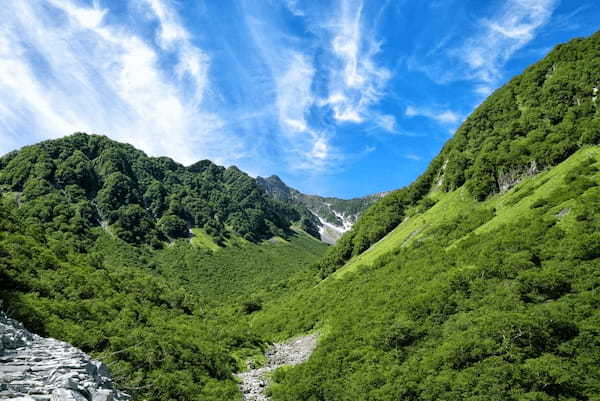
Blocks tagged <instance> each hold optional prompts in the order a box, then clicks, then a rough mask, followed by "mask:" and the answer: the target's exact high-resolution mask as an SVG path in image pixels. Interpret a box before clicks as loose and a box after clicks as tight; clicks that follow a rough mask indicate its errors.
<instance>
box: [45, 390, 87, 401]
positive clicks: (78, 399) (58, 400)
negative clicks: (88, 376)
mask: <svg viewBox="0 0 600 401" xmlns="http://www.w3.org/2000/svg"><path fill="white" fill-rule="evenodd" d="M51 401H88V400H87V399H86V398H85V397H84V396H83V394H81V393H79V392H78V391H75V390H67V389H64V388H58V389H56V390H54V391H53V392H52V398H51Z"/></svg>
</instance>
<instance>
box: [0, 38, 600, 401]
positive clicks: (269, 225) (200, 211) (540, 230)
mask: <svg viewBox="0 0 600 401" xmlns="http://www.w3.org/2000/svg"><path fill="white" fill-rule="evenodd" d="M598 86H600V33H598V34H595V35H593V36H591V37H590V38H587V39H577V40H574V41H572V42H570V43H568V44H565V45H561V46H558V47H557V48H556V49H554V50H553V51H552V52H551V53H550V54H549V55H548V56H547V57H546V58H545V59H543V60H542V61H540V62H539V63H537V64H535V65H533V66H532V67H530V68H528V69H527V70H526V71H525V72H524V73H523V74H522V75H520V76H518V77H516V78H514V79H513V80H512V81H510V82H509V83H508V84H507V85H505V86H504V87H502V88H500V89H499V90H498V91H496V92H495V93H494V94H493V95H492V96H490V97H489V98H488V99H487V100H486V101H485V102H483V103H482V104H481V106H479V107H478V109H477V110H476V111H475V112H474V113H473V114H472V115H471V116H470V117H469V118H468V119H467V120H466V121H465V123H464V124H463V125H462V126H461V127H460V128H459V130H458V131H457V133H456V134H455V136H454V137H453V138H452V139H451V140H450V141H449V142H448V143H447V144H446V145H445V146H444V148H443V149H442V151H441V153H440V154H439V156H437V157H436V158H435V159H434V160H433V161H432V163H431V164H430V166H429V168H428V169H427V170H426V171H425V172H424V173H423V174H422V175H421V176H420V177H419V178H418V179H417V180H416V181H415V182H414V183H413V184H411V185H410V186H408V187H406V188H402V189H400V190H397V191H394V192H392V193H389V194H387V195H386V196H384V197H383V198H382V199H381V200H379V201H377V202H375V203H374V204H372V205H371V206H370V207H369V209H368V210H367V211H366V212H365V213H363V214H362V215H361V217H360V218H359V220H358V221H357V223H356V224H355V226H354V227H353V229H352V230H351V231H349V232H348V233H346V234H345V235H344V236H343V237H342V239H341V240H340V241H339V242H338V244H337V245H336V246H334V247H330V248H329V249H327V250H326V248H327V247H326V245H324V244H322V243H320V242H319V241H317V240H316V239H315V238H314V237H312V236H311V234H312V235H314V234H315V230H316V226H315V221H314V218H313V217H311V214H310V212H309V211H308V209H309V208H310V207H311V206H310V205H308V204H306V203H302V202H300V203H299V202H291V201H290V199H288V198H286V196H288V195H289V193H288V195H286V193H285V191H286V190H285V188H283V187H281V188H280V189H281V190H282V191H283V192H282V193H281V194H280V195H277V194H275V192H274V190H273V189H272V188H271V189H268V188H266V187H265V183H264V182H263V181H265V180H263V181H261V180H260V179H258V180H254V179H252V178H251V177H249V176H248V175H246V174H245V173H243V172H241V171H239V170H238V169H237V168H235V167H230V168H223V167H219V166H216V165H214V164H213V163H211V162H209V161H201V162H198V163H196V164H193V165H192V166H189V167H185V166H182V165H179V164H177V163H175V162H174V161H172V160H170V159H167V158H151V157H147V156H146V155H145V154H144V153H142V152H140V151H138V150H136V149H134V148H133V147H131V146H129V145H124V144H119V143H116V142H113V141H110V140H109V139H107V138H105V137H100V136H93V135H86V134H75V135H72V136H69V137H65V138H63V139H59V140H54V141H46V142H42V143H40V144H37V145H33V146H29V147H25V148H23V149H21V150H18V151H15V152H12V153H10V154H8V155H5V156H3V157H2V158H0V191H1V192H0V195H1V196H0V300H2V301H3V308H5V309H6V310H7V312H8V313H9V314H10V315H11V316H12V317H15V318H17V319H19V320H21V321H23V322H24V323H25V325H26V326H27V327H28V328H29V329H31V330H33V331H35V332H37V333H39V334H42V335H49V336H52V337H56V338H59V339H62V340H65V341H69V342H71V343H73V344H74V345H76V346H78V347H80V348H82V349H83V350H84V351H87V352H90V353H92V354H93V355H94V356H96V357H98V358H100V359H101V360H103V361H104V362H106V363H107V364H108V366H109V367H110V369H111V370H112V372H113V374H114V376H115V379H116V382H117V383H118V385H119V386H120V387H121V388H122V389H123V390H125V391H128V392H130V393H131V394H133V396H134V398H135V399H136V400H146V399H147V400H160V401H163V400H164V401H166V400H215V401H216V400H241V399H242V395H241V394H240V392H239V389H238V387H237V384H236V381H235V380H234V379H233V376H232V373H234V372H237V371H240V370H242V369H244V368H245V360H246V359H247V358H252V359H257V360H260V358H259V357H257V356H258V355H260V354H261V353H262V352H263V351H264V350H265V348H266V347H267V346H268V343H269V342H271V341H274V340H283V339H286V338H290V337H293V336H296V335H299V334H302V333H307V332H317V333H318V334H319V343H318V346H317V348H316V350H315V352H314V354H313V355H312V357H311V358H310V359H309V361H308V362H306V363H305V364H301V365H298V366H295V367H289V368H282V369H279V370H277V371H276V372H275V374H274V377H273V381H274V384H273V385H272V386H271V387H270V389H269V391H270V393H271V395H272V399H273V400H274V401H299V400H300V401H326V400H327V401H340V400H345V401H357V400H365V401H366V400H371V401H387V400H389V401H392V400H415V401H416V400H431V401H433V400H436V401H437V400H446V401H454V400H456V401H458V400H461V401H462V400H469V401H482V400H502V401H504V400H506V401H509V400H510V401H516V400H519V401H526V400H528V401H533V400H536V401H546V400H547V401H550V400H565V401H566V400H589V401H591V400H600V398H599V396H598V395H599V394H600V351H599V350H600V332H599V331H600V312H599V310H600V309H599V308H598V306H599V305H600V274H599V272H600V262H599V257H600V146H599V145H600V117H599V115H600V114H599V113H598V110H597V106H596V98H595V96H594V93H595V92H594V88H597V87H598ZM271 181H273V180H271ZM284 185H285V184H284ZM286 188H287V187H286ZM287 190H288V192H289V188H287ZM322 199H325V198H322ZM361 202H362V201H360V202H356V204H346V206H344V207H347V208H348V210H359V209H361V208H362V207H364V206H365V204H364V203H361ZM368 202H370V201H368ZM352 208H355V209H352Z"/></svg>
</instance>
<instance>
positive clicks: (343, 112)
mask: <svg viewBox="0 0 600 401" xmlns="http://www.w3.org/2000/svg"><path fill="white" fill-rule="evenodd" d="M363 7H364V4H363V2H362V0H361V1H356V0H342V1H341V2H340V9H339V12H338V13H337V14H338V15H339V16H338V17H336V18H335V19H334V21H332V22H331V23H330V26H329V31H330V34H331V44H330V46H331V50H332V53H333V56H334V57H335V62H334V63H333V65H332V67H331V68H330V71H329V75H330V78H329V96H328V97H327V98H326V99H323V101H322V104H326V105H329V106H330V107H331V108H332V110H333V116H334V118H335V120H336V121H337V122H342V123H343V122H350V123H363V122H365V121H366V120H368V119H369V118H370V113H369V111H370V108H371V107H372V106H373V105H375V104H377V102H378V101H379V100H380V99H381V97H382V96H383V91H384V88H385V85H386V83H387V82H388V81H389V79H390V78H391V75H392V74H391V72H390V71H389V70H388V69H387V68H385V67H383V66H381V65H378V63H377V61H376V56H377V54H378V53H379V52H380V43H379V42H378V41H377V40H376V39H375V37H374V34H373V33H372V32H367V30H366V28H365V26H364V23H363V21H362V17H363Z"/></svg>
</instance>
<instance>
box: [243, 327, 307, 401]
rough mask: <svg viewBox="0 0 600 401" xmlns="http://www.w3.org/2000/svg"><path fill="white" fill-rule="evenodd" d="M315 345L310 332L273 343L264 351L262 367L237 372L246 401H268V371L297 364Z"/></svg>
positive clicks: (303, 359)
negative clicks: (266, 391)
mask: <svg viewBox="0 0 600 401" xmlns="http://www.w3.org/2000/svg"><path fill="white" fill-rule="evenodd" d="M316 345H317V337H316V335H314V334H310V335H307V336H303V337H298V338H295V339H293V340H290V341H287V342H285V343H280V344H274V345H273V346H272V347H271V348H269V349H268V350H267V352H266V357H267V363H266V365H265V366H263V367H262V368H258V369H251V370H248V371H246V372H242V373H239V374H237V375H236V376H237V377H238V378H239V379H240V381H241V382H240V389H241V390H242V393H243V394H244V400H246V401H268V400H269V397H267V395H266V393H265V390H266V387H267V385H268V376H269V373H270V372H271V371H273V370H275V369H277V368H279V367H282V366H292V365H297V364H299V363H302V362H304V361H306V360H307V359H308V358H309V357H310V354H312V352H313V350H314V349H315V346H316Z"/></svg>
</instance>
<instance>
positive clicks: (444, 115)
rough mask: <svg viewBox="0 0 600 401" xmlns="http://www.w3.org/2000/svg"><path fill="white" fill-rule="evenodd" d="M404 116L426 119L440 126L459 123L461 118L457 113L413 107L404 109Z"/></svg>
mask: <svg viewBox="0 0 600 401" xmlns="http://www.w3.org/2000/svg"><path fill="white" fill-rule="evenodd" d="M404 115H405V116H407V117H426V118H429V119H431V120H435V121H437V122H439V123H442V124H451V125H454V124H456V123H458V122H460V120H462V118H463V117H462V116H461V115H460V114H459V113H457V112H454V111H452V110H433V109H430V108H427V107H415V106H408V107H406V109H405V110H404Z"/></svg>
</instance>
